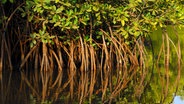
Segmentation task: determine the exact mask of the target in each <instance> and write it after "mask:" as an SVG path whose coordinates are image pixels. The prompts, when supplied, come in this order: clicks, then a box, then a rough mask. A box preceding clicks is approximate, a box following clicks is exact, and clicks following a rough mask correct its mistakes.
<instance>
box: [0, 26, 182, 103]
mask: <svg viewBox="0 0 184 104" xmlns="http://www.w3.org/2000/svg"><path fill="white" fill-rule="evenodd" d="M160 34H162V33H161V30H158V31H155V32H154V33H153V34H152V35H151V39H152V42H153V48H154V56H153V54H152V50H151V48H150V47H148V51H147V52H148V55H149V59H148V62H150V67H149V69H148V70H149V74H148V78H145V80H147V81H145V83H146V84H144V85H145V86H144V87H143V88H144V90H143V91H142V93H141V96H140V97H139V102H140V103H150V104H153V103H161V104H168V103H174V104H180V103H184V71H183V68H184V67H183V66H182V65H181V67H178V64H177V57H176V52H175V47H176V48H177V46H174V45H172V43H170V45H171V51H170V53H171V56H170V62H169V68H168V69H167V70H166V68H165V66H164V65H163V63H164V62H163V60H164V58H163V57H160V61H158V62H157V59H158V58H159V52H160V49H161V46H162V35H160ZM168 34H169V36H170V38H171V39H172V40H173V43H177V38H176V36H175V34H176V31H174V29H173V28H172V27H168ZM178 34H179V36H180V43H181V50H183V49H184V41H183V40H184V37H183V35H184V32H183V31H182V30H179V29H178ZM181 54H182V56H183V55H184V51H181ZM152 59H155V62H154V64H153V62H152ZM183 61H184V59H182V62H181V63H182V64H183ZM166 71H167V74H166ZM60 76H61V75H60V73H59V72H46V73H40V72H39V70H34V71H32V72H28V71H27V72H26V71H10V70H8V69H4V70H3V72H0V104H37V103H43V104H50V103H55V104H57V103H59V104H62V103H64V102H63V101H64V100H65V99H64V98H66V97H67V95H66V94H65V93H63V92H62V90H63V89H64V88H63V87H62V86H60V85H61V83H62V81H61V80H62V78H61V77H60ZM56 82H60V83H56ZM63 96H64V97H63ZM125 96H126V95H125ZM182 100H183V101H182ZM65 102H67V103H69V101H65ZM132 102H134V101H132ZM119 103H120V102H119ZM135 103H137V101H135Z"/></svg>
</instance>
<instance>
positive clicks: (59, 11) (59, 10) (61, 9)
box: [56, 6, 65, 13]
mask: <svg viewBox="0 0 184 104" xmlns="http://www.w3.org/2000/svg"><path fill="white" fill-rule="evenodd" d="M64 9H65V8H64V7H63V6H60V7H59V8H58V9H57V10H56V13H61V12H62V11H63V10H64Z"/></svg>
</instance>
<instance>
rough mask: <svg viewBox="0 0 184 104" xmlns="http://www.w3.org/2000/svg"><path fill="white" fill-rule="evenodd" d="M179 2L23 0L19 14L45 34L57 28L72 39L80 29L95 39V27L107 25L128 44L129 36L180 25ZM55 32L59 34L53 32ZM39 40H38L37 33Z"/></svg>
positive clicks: (150, 0) (182, 14) (178, 0)
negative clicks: (24, 2) (24, 0)
mask: <svg viewBox="0 0 184 104" xmlns="http://www.w3.org/2000/svg"><path fill="white" fill-rule="evenodd" d="M181 2H182V0H123V1H122V0H115V1H105V0H102V1H97V0H88V1H86V2H85V1H82V0H79V1H77V0H41V1H40V0H34V1H32V0H26V5H25V6H24V8H21V9H20V10H21V11H22V16H23V17H24V16H27V17H28V20H29V22H31V23H33V24H34V25H37V26H38V27H39V28H38V29H40V30H44V31H45V32H47V33H48V34H49V35H50V34H51V33H52V32H53V31H55V30H58V31H59V32H60V33H61V32H62V33H64V35H65V36H67V37H70V38H71V37H72V39H75V38H77V37H78V35H75V33H76V31H80V33H81V34H84V35H85V36H86V35H88V36H89V34H92V35H93V38H95V39H97V37H100V34H98V33H99V32H98V31H99V29H103V30H105V31H106V32H109V31H108V27H111V28H112V29H113V32H114V33H115V34H120V35H122V38H123V39H124V40H125V41H126V42H127V43H129V42H130V41H132V39H133V38H137V37H139V36H147V34H149V33H150V32H152V31H153V30H156V29H157V28H158V27H166V26H167V25H180V26H182V25H183V23H184V22H183V20H184V12H183V11H184V9H183V5H182V4H181ZM37 31H38V30H37ZM33 34H34V33H33ZM38 34H39V33H38ZM58 35H59V33H57V34H54V36H58ZM62 35H63V34H62ZM50 36H52V35H50ZM37 37H39V36H38V35H37ZM52 37H53V36H52ZM39 39H42V38H41V34H40V38H39ZM50 39H52V38H50ZM42 40H43V39H42Z"/></svg>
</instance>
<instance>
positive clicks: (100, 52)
mask: <svg viewBox="0 0 184 104" xmlns="http://www.w3.org/2000/svg"><path fill="white" fill-rule="evenodd" d="M109 30H110V31H111V29H110V27H109ZM101 31H102V33H103V35H102V37H101V38H102V43H96V44H97V47H93V46H92V45H91V44H89V42H88V41H86V40H83V38H82V37H83V36H82V34H80V33H79V36H80V38H79V40H78V41H71V42H70V45H69V46H67V47H66V46H64V45H63V44H62V43H61V42H59V41H58V40H57V39H56V40H55V43H56V47H57V48H55V49H54V50H53V49H52V48H49V47H50V45H46V44H43V45H42V49H41V51H42V55H40V52H39V51H38V49H39V47H40V46H39V45H37V46H35V47H33V49H32V51H31V52H30V53H31V54H30V53H29V54H28V55H27V56H26V58H25V59H24V60H23V61H22V64H21V67H24V65H25V64H26V63H27V61H28V59H30V60H35V62H36V63H35V65H34V68H35V70H37V68H39V67H38V66H39V65H40V68H41V69H42V71H43V72H41V75H39V74H36V73H35V75H33V76H34V78H33V79H32V81H31V82H30V81H29V80H28V79H27V78H26V77H28V76H26V75H24V74H23V73H22V77H23V76H24V77H23V79H24V81H25V82H26V83H27V85H28V86H29V87H30V89H31V91H32V92H33V95H34V96H36V98H37V99H39V100H46V99H48V98H52V99H55V100H56V99H57V98H60V97H61V96H65V95H66V97H65V98H64V99H65V100H66V99H68V100H69V99H70V101H78V102H79V103H83V102H84V101H85V100H88V101H89V102H93V100H95V99H97V98H101V101H102V102H103V103H105V102H113V100H114V99H116V98H117V97H118V96H121V94H123V93H124V90H125V89H126V88H127V87H128V86H129V84H130V82H131V80H132V79H136V82H134V84H135V85H137V86H136V87H135V91H136V92H135V95H136V96H140V95H141V93H142V92H143V89H144V88H143V86H144V85H143V82H144V79H145V76H146V74H147V73H148V71H147V69H146V68H145V67H146V64H145V63H146V62H145V61H146V54H145V50H144V46H143V44H142V43H140V42H138V41H137V40H135V47H133V48H132V50H130V49H129V46H127V45H126V44H124V43H123V40H122V38H121V35H118V34H115V33H112V32H111V34H112V35H110V36H109V35H108V34H107V33H106V32H105V31H103V30H101ZM114 36H116V37H114ZM106 38H109V39H110V40H111V43H110V44H109V45H107V44H108V43H107V42H106V40H105V39H106ZM91 40H92V39H91ZM38 44H39V43H38ZM138 58H139V59H138ZM39 63H40V64H39ZM54 63H57V64H55V65H54ZM52 65H53V66H52ZM137 66H140V68H137ZM56 68H58V74H57V77H56V76H53V75H54V74H53V72H54V69H56ZM52 70H53V71H52ZM47 71H48V72H47ZM48 73H49V74H48ZM40 76H41V78H40ZM52 77H56V78H55V79H53V78H52ZM40 79H41V81H40ZM40 83H42V88H41V90H40V88H39V85H40ZM141 88H142V90H140V91H138V90H137V89H141ZM40 91H41V92H40ZM62 93H64V94H65V95H62ZM95 96H96V97H95ZM66 101H67V100H66Z"/></svg>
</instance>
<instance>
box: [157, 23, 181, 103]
mask: <svg viewBox="0 0 184 104" xmlns="http://www.w3.org/2000/svg"><path fill="white" fill-rule="evenodd" d="M173 29H174V30H175V35H176V38H177V45H178V46H176V45H175V43H174V42H173V40H172V39H171V38H170V37H169V34H168V32H167V30H166V29H163V30H162V32H163V34H162V45H161V48H160V52H159V55H158V59H157V68H158V69H159V70H158V73H159V78H160V80H161V85H162V94H161V98H160V103H164V102H165V100H166V98H167V97H168V95H169V86H171V84H170V83H169V82H170V81H169V80H170V76H169V72H171V71H172V70H171V69H170V67H169V64H170V58H173V56H171V52H172V51H171V50H172V49H171V48H174V50H175V53H176V56H177V70H178V71H177V72H178V74H177V77H176V80H175V83H174V85H175V86H176V91H177V89H178V84H179V80H180V67H181V65H180V62H181V50H180V40H179V37H178V33H177V31H176V29H175V27H174V26H173ZM170 43H171V44H172V46H173V47H171V45H170ZM160 63H163V64H164V67H165V68H164V70H165V71H164V73H163V72H161V71H160V70H163V69H161V68H159V66H158V65H159V64H160ZM169 69H170V70H169ZM174 70H176V69H174ZM175 94H176V93H175ZM171 102H172V101H171Z"/></svg>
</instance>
